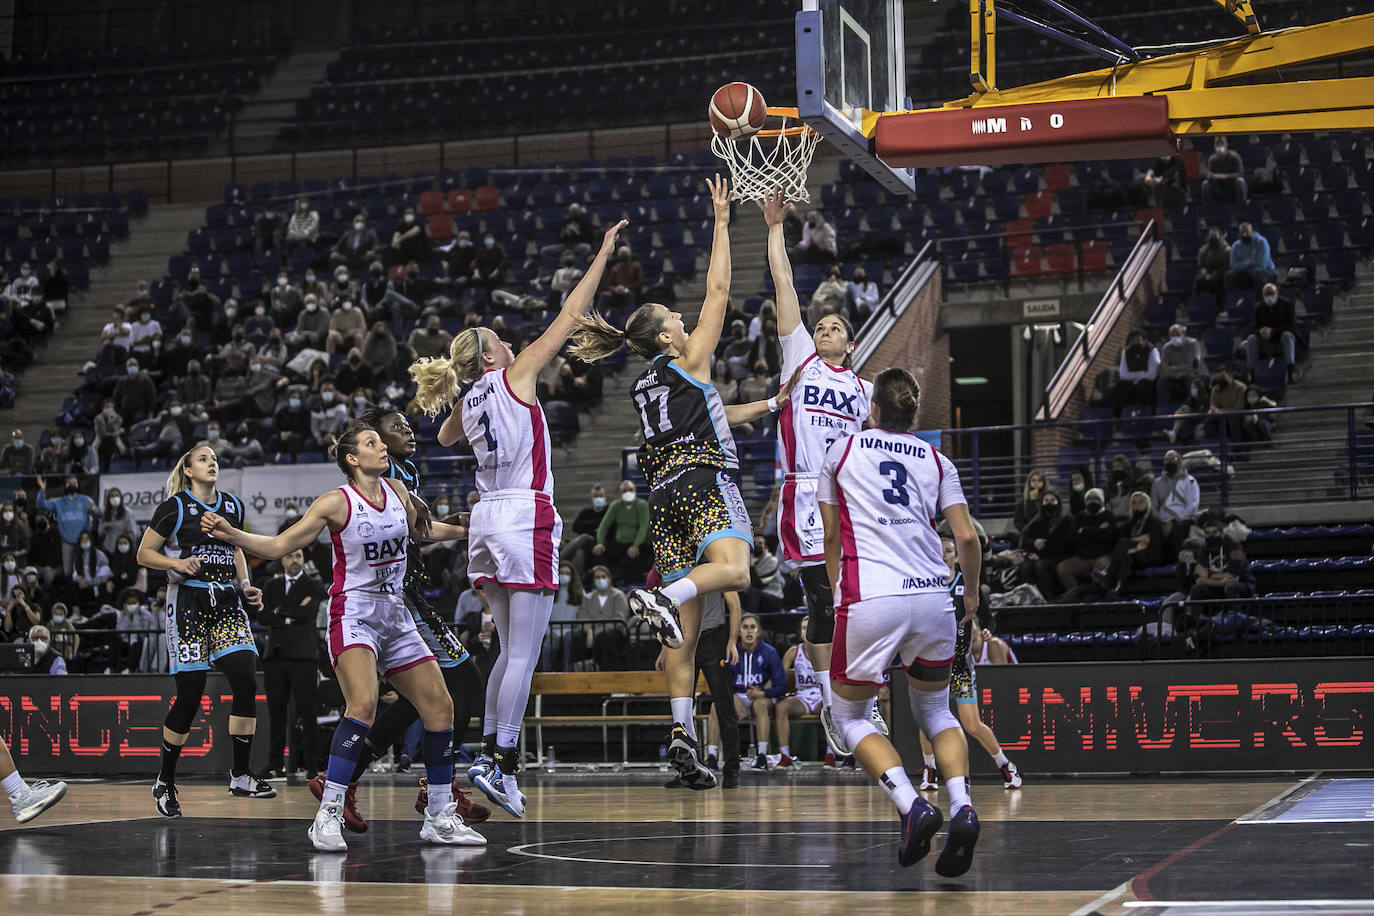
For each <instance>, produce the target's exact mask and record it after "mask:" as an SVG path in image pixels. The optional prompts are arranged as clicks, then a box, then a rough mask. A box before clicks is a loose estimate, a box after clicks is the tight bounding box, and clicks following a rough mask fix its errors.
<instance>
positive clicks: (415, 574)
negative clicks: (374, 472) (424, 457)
mask: <svg viewBox="0 0 1374 916" xmlns="http://www.w3.org/2000/svg"><path fill="white" fill-rule="evenodd" d="M386 463H387V468H386V473H385V474H383V475H382V476H383V477H390V478H392V479H394V480H399V481H400V482H401V485H402V486H404V487H405V488H406V489H407V490H408V491H409V492H411V493H412V494H414V495H416V496H419V495H420V470H419V468H417V467H416V466H415V462H414V461H412V460H410V459H409V458H404V459H402V460H400V461H397V460H396V459H395V458H391V457H388V458H387V459H386ZM427 582H429V576H428V575H426V574H425V562H424V559H423V557H421V555H420V545H419V544H418V543H416V541H415V539H414V538H411V539H410V549H409V550H408V551H407V552H406V578H405V583H404V584H405V587H406V588H407V589H409V590H411V591H412V592H414V593H415V594H420V593H421V592H423V591H424V587H425V584H426V583H427Z"/></svg>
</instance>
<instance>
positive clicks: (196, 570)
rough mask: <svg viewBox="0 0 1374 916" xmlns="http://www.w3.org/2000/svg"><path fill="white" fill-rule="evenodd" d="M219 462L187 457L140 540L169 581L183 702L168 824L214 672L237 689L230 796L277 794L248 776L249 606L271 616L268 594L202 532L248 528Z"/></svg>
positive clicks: (175, 731)
mask: <svg viewBox="0 0 1374 916" xmlns="http://www.w3.org/2000/svg"><path fill="white" fill-rule="evenodd" d="M218 480H219V459H218V458H216V457H215V450H214V449H212V448H211V447H210V446H209V445H207V444H206V443H204V442H202V443H200V444H199V445H197V446H195V447H194V448H192V449H191V450H190V451H189V452H187V453H186V454H184V455H182V456H181V457H180V458H179V459H178V460H177V463H176V465H175V466H173V468H172V472H171V474H169V475H168V476H167V498H166V499H165V500H163V501H162V502H161V503H160V504H159V505H158V507H157V508H156V509H154V510H153V518H152V521H150V522H149V523H148V529H147V530H146V531H144V532H143V540H142V541H140V542H139V545H138V554H137V559H138V562H139V564H140V565H142V566H144V567H146V568H148V569H155V570H162V571H164V572H166V573H167V607H166V609H165V618H164V619H165V628H166V631H167V656H168V665H169V670H170V671H171V672H172V680H173V681H175V682H176V699H174V700H173V701H172V706H171V708H170V709H169V710H168V711H167V717H166V719H164V720H163V723H162V767H161V769H160V770H159V771H158V775H157V779H156V780H154V782H153V801H154V803H155V804H156V806H157V813H158V814H161V815H162V816H163V817H181V803H180V801H179V800H178V799H177V785H176V770H177V760H178V759H179V758H180V756H181V749H182V747H183V746H184V745H185V744H186V739H187V737H188V736H189V735H190V733H191V724H192V723H193V722H195V720H196V716H197V715H199V713H200V698H201V695H202V694H203V693H204V692H205V680H206V675H207V674H208V673H209V671H210V666H211V665H212V664H213V665H214V666H215V667H216V668H218V669H219V670H220V671H221V672H223V674H224V676H225V678H226V679H228V681H229V689H230V691H232V693H233V697H234V699H233V701H232V703H231V705H230V707H229V737H230V741H231V743H232V748H233V762H232V764H231V765H230V767H229V794H230V795H233V796H237V797H240V798H275V797H276V795H277V790H276V789H274V788H272V786H271V785H270V784H269V783H268V782H267V781H266V780H264V779H259V778H258V777H257V776H254V775H253V774H252V773H250V772H249V771H248V760H249V757H250V755H251V754H252V751H253V733H254V732H256V731H257V724H258V719H257V715H258V711H257V709H258V707H257V693H258V680H257V657H258V650H257V647H256V646H255V645H254V644H253V631H252V626H251V624H250V623H249V621H248V614H247V613H246V612H245V611H244V609H243V606H242V601H247V602H248V603H249V604H251V605H252V606H253V607H255V608H257V609H259V610H261V609H262V592H261V591H259V590H258V588H257V587H256V586H254V585H253V584H252V581H251V580H250V579H249V578H248V559H247V558H246V557H245V556H244V555H243V551H242V550H239V549H238V548H237V547H235V546H234V545H232V544H227V543H219V542H216V541H215V540H214V539H212V538H210V537H207V536H206V535H205V534H204V533H203V532H202V531H201V520H202V519H203V518H205V517H206V516H208V515H210V514H215V513H217V514H218V516H219V517H222V518H223V519H224V523H225V525H226V526H228V527H232V528H238V527H240V526H242V525H243V503H242V502H240V501H239V499H238V497H236V496H234V495H233V494H232V493H221V492H220V491H219V490H217V489H215V482H216V481H218Z"/></svg>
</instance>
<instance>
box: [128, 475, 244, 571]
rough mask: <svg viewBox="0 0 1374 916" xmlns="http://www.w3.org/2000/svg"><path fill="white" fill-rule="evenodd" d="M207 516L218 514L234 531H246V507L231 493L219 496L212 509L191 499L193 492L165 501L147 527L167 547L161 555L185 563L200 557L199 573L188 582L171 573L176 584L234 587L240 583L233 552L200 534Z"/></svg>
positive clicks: (206, 535)
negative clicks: (244, 517) (202, 521)
mask: <svg viewBox="0 0 1374 916" xmlns="http://www.w3.org/2000/svg"><path fill="white" fill-rule="evenodd" d="M206 512H216V513H218V514H219V515H221V516H223V517H224V520H225V521H227V522H228V523H229V524H231V525H233V526H234V527H235V528H242V527H243V503H242V502H240V501H239V498H238V497H237V496H234V495H233V494H232V493H219V494H218V498H217V499H216V501H215V504H214V505H213V506H207V505H205V503H203V502H201V501H200V500H198V499H196V498H195V497H194V496H192V495H191V491H190V490H182V491H181V492H180V493H175V494H173V495H171V496H169V497H168V498H167V499H164V500H163V501H162V502H161V503H160V504H159V505H158V507H157V508H156V509H155V510H153V519H152V521H151V522H149V523H148V527H150V528H152V529H153V530H154V531H156V532H157V533H158V534H160V535H162V537H163V540H164V541H165V543H164V544H163V545H162V552H163V553H165V554H166V555H167V556H169V557H175V558H176V559H179V560H184V559H186V558H187V557H200V561H201V562H200V572H198V573H196V574H195V576H193V577H191V578H190V579H188V578H187V577H185V576H183V575H182V574H181V573H178V572H175V571H171V570H169V571H168V573H167V577H168V579H169V580H170V581H171V582H174V583H185V584H195V583H201V584H205V585H227V586H231V587H232V586H233V585H234V584H235V583H236V582H237V575H236V573H235V571H234V548H233V547H232V546H231V545H229V544H226V543H224V542H223V541H217V540H215V539H214V538H212V537H210V536H209V535H208V534H205V533H204V532H202V531H201V530H200V519H201V516H203V515H204V514H205V513H206Z"/></svg>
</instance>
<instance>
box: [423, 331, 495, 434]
mask: <svg viewBox="0 0 1374 916" xmlns="http://www.w3.org/2000/svg"><path fill="white" fill-rule="evenodd" d="M481 374H482V332H481V329H480V328H464V329H463V330H461V331H459V332H458V333H457V334H456V335H454V338H453V343H451V344H449V348H448V358H447V359H445V358H444V357H442V356H435V357H426V358H424V359H417V360H416V361H415V363H414V364H413V365H412V366H411V367H410V377H411V378H413V379H415V385H416V389H415V400H414V401H413V402H412V403H414V405H415V406H416V407H418V408H420V410H421V411H423V412H424V413H425V415H426V416H430V417H433V416H437V415H438V414H439V412H440V411H441V410H443V409H444V408H446V407H448V406H449V405H450V404H452V403H453V402H454V401H455V400H457V398H458V389H459V388H460V387H461V386H462V385H464V384H465V383H467V382H472V381H476V379H477V378H478V377H479V376H480V375H481Z"/></svg>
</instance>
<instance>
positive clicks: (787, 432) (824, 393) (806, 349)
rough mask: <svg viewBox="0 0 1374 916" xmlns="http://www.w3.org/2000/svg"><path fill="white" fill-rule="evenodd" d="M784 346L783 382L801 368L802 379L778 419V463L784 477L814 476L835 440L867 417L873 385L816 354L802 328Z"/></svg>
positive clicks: (853, 429) (856, 426)
mask: <svg viewBox="0 0 1374 916" xmlns="http://www.w3.org/2000/svg"><path fill="white" fill-rule="evenodd" d="M779 342H780V343H781V344H782V378H785V379H787V378H791V377H792V373H793V372H794V371H796V369H797V367H798V366H801V367H802V373H801V377H800V378H799V379H798V380H797V385H796V387H795V388H793V389H792V396H791V397H790V398H788V399H787V403H786V404H785V405H783V408H782V413H781V414H780V415H779V417H778V439H779V441H780V448H779V449H778V451H779V454H780V461H781V463H782V472H783V473H784V474H814V473H816V472H817V471H819V470H820V469H821V463H822V462H824V461H825V451H826V449H828V448H829V447H830V445H831V443H833V442H834V441H835V440H836V439H843V438H844V437H845V436H849V435H853V434H854V433H856V432H858V431H859V430H860V429H862V428H863V424H864V420H867V419H868V414H869V410H870V401H871V399H872V395H873V385H872V384H871V383H869V382H865V381H864V380H863V379H861V378H859V377H858V376H857V375H855V374H854V371H853V370H852V369H841V368H837V367H835V366H832V365H830V364H829V363H827V362H826V361H825V360H823V359H821V358H820V357H819V356H817V355H816V342H815V341H814V340H812V338H811V335H810V333H808V332H807V330H806V328H805V327H804V326H802V325H798V326H797V329H796V330H795V331H793V332H792V333H791V334H788V335H787V336H786V337H782V338H779Z"/></svg>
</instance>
